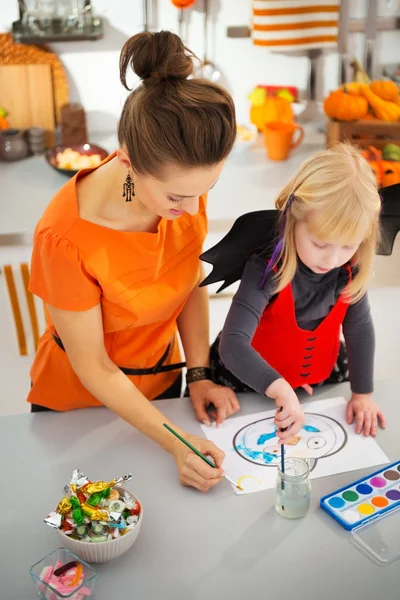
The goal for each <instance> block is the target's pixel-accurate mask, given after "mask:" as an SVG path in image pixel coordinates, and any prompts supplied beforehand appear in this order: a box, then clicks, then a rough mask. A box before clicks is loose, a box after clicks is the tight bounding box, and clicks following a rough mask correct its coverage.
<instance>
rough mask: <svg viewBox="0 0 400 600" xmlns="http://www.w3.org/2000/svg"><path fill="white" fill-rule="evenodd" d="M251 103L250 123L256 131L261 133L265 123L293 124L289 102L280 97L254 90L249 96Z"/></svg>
mask: <svg viewBox="0 0 400 600" xmlns="http://www.w3.org/2000/svg"><path fill="white" fill-rule="evenodd" d="M249 100H250V102H251V103H252V104H251V108H250V121H251V123H253V124H254V125H256V127H257V129H258V131H263V129H264V125H265V124H266V123H271V122H272V121H280V122H290V123H291V122H293V120H294V116H293V110H292V107H291V104H290V102H289V101H288V100H287V99H286V98H282V97H280V96H268V95H267V92H266V90H265V89H264V88H256V89H255V90H254V91H253V92H252V93H251V94H250V96H249Z"/></svg>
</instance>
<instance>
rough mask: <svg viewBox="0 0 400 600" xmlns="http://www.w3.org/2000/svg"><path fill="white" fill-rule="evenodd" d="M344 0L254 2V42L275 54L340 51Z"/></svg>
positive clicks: (267, 0)
mask: <svg viewBox="0 0 400 600" xmlns="http://www.w3.org/2000/svg"><path fill="white" fill-rule="evenodd" d="M339 6H340V0H253V42H254V44H255V45H256V46H264V47H266V48H270V49H271V50H275V51H276V50H284V51H287V50H303V49H309V48H329V47H331V48H332V47H336V46H337V40H338V31H339Z"/></svg>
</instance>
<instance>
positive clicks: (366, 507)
mask: <svg viewBox="0 0 400 600" xmlns="http://www.w3.org/2000/svg"><path fill="white" fill-rule="evenodd" d="M320 505H321V508H323V509H324V510H326V511H327V512H328V513H329V514H330V515H331V516H332V517H333V518H334V519H336V521H337V522H338V523H340V525H342V527H344V528H345V529H347V530H349V531H350V530H351V529H354V528H355V527H358V526H359V525H362V524H363V523H365V522H366V521H368V520H370V519H371V518H372V517H377V516H379V515H382V514H384V513H386V512H388V511H390V510H393V509H394V508H396V507H397V506H400V461H397V462H395V463H393V464H391V465H389V466H386V467H384V468H383V469H380V470H379V471H375V473H372V474H371V475H368V476H367V477H364V478H362V479H359V480H358V481H355V482H353V483H351V484H350V485H347V486H346V487H343V488H341V489H340V490H336V491H335V492H332V493H331V494H328V495H327V496H324V497H323V498H321V501H320Z"/></svg>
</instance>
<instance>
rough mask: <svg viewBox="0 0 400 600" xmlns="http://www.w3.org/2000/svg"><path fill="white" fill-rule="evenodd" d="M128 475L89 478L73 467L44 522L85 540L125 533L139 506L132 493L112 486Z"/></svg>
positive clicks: (113, 537) (137, 516) (138, 510)
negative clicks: (105, 478)
mask: <svg viewBox="0 0 400 600" xmlns="http://www.w3.org/2000/svg"><path fill="white" fill-rule="evenodd" d="M131 478H132V475H131V474H130V473H129V474H127V475H122V476H120V477H116V478H114V479H112V480H111V481H103V480H100V481H94V482H92V481H90V480H89V479H88V477H86V475H84V474H83V473H81V471H80V470H79V469H75V470H74V471H73V473H72V475H71V479H70V482H69V483H68V484H67V485H65V486H64V494H65V495H64V497H63V498H62V499H61V500H60V501H59V503H58V505H57V508H56V510H55V511H53V512H51V513H50V514H49V515H48V516H47V517H46V519H44V522H45V523H46V524H47V525H50V526H51V527H54V528H56V529H60V530H61V531H62V532H63V533H64V534H65V535H68V536H69V537H72V538H73V539H75V540H82V541H85V542H87V541H90V542H93V543H96V542H104V541H109V540H113V539H115V537H118V536H119V535H125V534H126V533H129V531H130V530H131V529H132V528H133V527H134V526H135V525H136V523H137V522H138V520H139V515H140V513H141V507H140V504H139V502H138V501H137V500H136V499H135V497H134V496H133V495H132V494H130V493H129V492H127V491H125V490H121V492H119V491H118V490H117V489H115V486H120V485H121V484H122V483H123V482H124V481H129V480H130V479H131ZM133 517H135V518H133ZM128 518H129V521H128Z"/></svg>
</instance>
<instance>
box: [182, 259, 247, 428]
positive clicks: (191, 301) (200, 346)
mask: <svg viewBox="0 0 400 600" xmlns="http://www.w3.org/2000/svg"><path fill="white" fill-rule="evenodd" d="M205 276H206V275H205V271H204V266H203V264H202V263H200V278H199V283H200V282H201V281H203V279H204V278H205ZM178 329H179V334H180V337H181V340H182V345H183V349H184V352H185V358H186V366H187V368H188V369H191V368H193V367H208V366H209V364H210V362H209V355H210V329H209V299H208V291H207V288H206V287H203V288H201V287H199V286H196V287H195V288H194V289H193V291H192V293H191V294H190V296H189V298H188V299H187V302H186V304H185V306H184V307H183V310H182V312H181V314H180V315H179V317H178ZM189 393H190V398H191V400H192V404H193V408H194V410H195V413H196V416H197V418H198V420H199V421H201V422H202V423H206V424H210V419H209V415H208V413H207V407H208V406H210V405H214V406H215V408H216V412H212V413H211V416H213V417H214V418H215V419H216V421H217V424H220V423H222V422H223V421H224V419H225V418H226V417H229V416H230V415H232V414H233V413H235V412H237V411H238V410H239V408H240V406H239V402H238V400H237V398H236V394H235V393H234V392H233V391H232V390H230V389H229V388H225V387H222V386H220V385H216V384H214V383H213V382H212V381H210V380H203V381H196V382H193V383H190V384H189Z"/></svg>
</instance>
